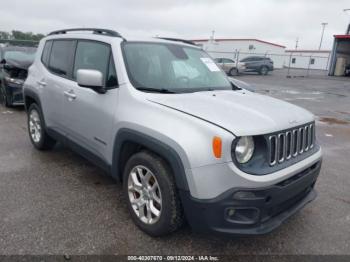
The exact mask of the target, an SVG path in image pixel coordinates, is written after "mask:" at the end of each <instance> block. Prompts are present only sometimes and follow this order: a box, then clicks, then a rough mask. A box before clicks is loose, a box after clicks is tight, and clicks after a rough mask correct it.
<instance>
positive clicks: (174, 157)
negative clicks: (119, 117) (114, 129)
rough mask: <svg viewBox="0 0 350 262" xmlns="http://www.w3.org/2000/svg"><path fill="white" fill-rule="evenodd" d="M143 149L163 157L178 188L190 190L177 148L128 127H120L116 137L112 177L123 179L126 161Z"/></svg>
mask: <svg viewBox="0 0 350 262" xmlns="http://www.w3.org/2000/svg"><path fill="white" fill-rule="evenodd" d="M141 150H149V151H151V152H153V153H155V154H157V155H158V156H160V157H161V158H163V159H164V160H165V161H166V162H167V164H168V165H169V167H170V168H171V170H172V172H173V175H174V177H175V182H176V186H177V188H179V189H182V190H189V186H188V182H187V178H186V172H185V168H184V165H183V162H182V160H181V158H180V156H179V154H178V153H177V152H176V150H175V149H173V148H172V147H171V146H169V145H167V144H166V143H164V142H162V141H160V140H158V139H156V138H154V137H151V136H149V135H146V134H144V133H141V132H138V131H135V130H132V129H128V128H123V129H120V130H119V131H118V133H117V135H116V137H115V142H114V149H113V161H112V167H111V174H112V177H114V178H115V179H117V180H118V181H121V180H122V177H123V171H124V167H125V164H126V162H127V161H128V159H129V158H130V157H131V156H132V155H133V154H135V153H137V152H140V151H141Z"/></svg>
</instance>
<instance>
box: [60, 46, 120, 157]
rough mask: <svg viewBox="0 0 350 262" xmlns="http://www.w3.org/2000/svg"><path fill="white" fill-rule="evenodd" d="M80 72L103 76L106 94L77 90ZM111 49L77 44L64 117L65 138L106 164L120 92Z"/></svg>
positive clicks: (89, 90) (86, 89) (81, 88)
mask: <svg viewBox="0 0 350 262" xmlns="http://www.w3.org/2000/svg"><path fill="white" fill-rule="evenodd" d="M79 69H92V70H98V71H100V72H101V73H102V74H103V76H104V82H105V89H106V90H107V92H106V93H105V94H100V93H97V92H96V91H94V90H92V89H90V88H86V87H80V86H79V85H78V83H77V82H76V75H77V71H78V70H79ZM117 85H118V84H117V75H116V70H115V63H114V59H113V55H112V50H111V46H110V45H109V44H106V43H102V42H97V41H91V40H78V42H77V47H76V53H75V60H74V63H73V81H72V83H71V85H70V88H69V90H68V93H69V94H71V95H68V96H66V97H65V99H64V103H63V106H64V117H65V120H66V126H67V132H68V138H69V139H70V140H72V141H73V142H75V143H76V144H78V145H79V146H81V147H83V148H84V149H86V150H88V151H90V152H92V153H93V154H94V155H95V156H98V157H99V158H100V159H102V160H106V157H105V156H106V150H107V148H108V146H109V143H110V141H112V140H113V139H112V132H111V131H112V127H113V123H114V119H115V118H114V116H115V114H116V111H117V105H118V96H119V89H118V88H117V87H118V86H117Z"/></svg>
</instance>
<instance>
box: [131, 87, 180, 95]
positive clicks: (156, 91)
mask: <svg viewBox="0 0 350 262" xmlns="http://www.w3.org/2000/svg"><path fill="white" fill-rule="evenodd" d="M136 89H137V90H140V91H147V92H154V93H162V94H175V93H176V92H174V91H171V90H169V89H166V88H150V87H137V88H136Z"/></svg>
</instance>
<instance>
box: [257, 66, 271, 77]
mask: <svg viewBox="0 0 350 262" xmlns="http://www.w3.org/2000/svg"><path fill="white" fill-rule="evenodd" d="M268 73H269V69H268V67H267V66H262V67H261V68H260V70H259V74H260V75H264V76H266V75H267V74H268Z"/></svg>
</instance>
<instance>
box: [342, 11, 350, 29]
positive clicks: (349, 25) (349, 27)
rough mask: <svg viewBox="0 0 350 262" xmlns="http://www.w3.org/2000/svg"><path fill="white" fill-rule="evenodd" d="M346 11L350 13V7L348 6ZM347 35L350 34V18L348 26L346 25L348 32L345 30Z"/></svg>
mask: <svg viewBox="0 0 350 262" xmlns="http://www.w3.org/2000/svg"><path fill="white" fill-rule="evenodd" d="M343 11H344V13H348V12H349V13H350V8H346V9H344V10H343ZM345 34H346V35H350V20H349V23H348V24H347V27H346V32H345Z"/></svg>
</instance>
